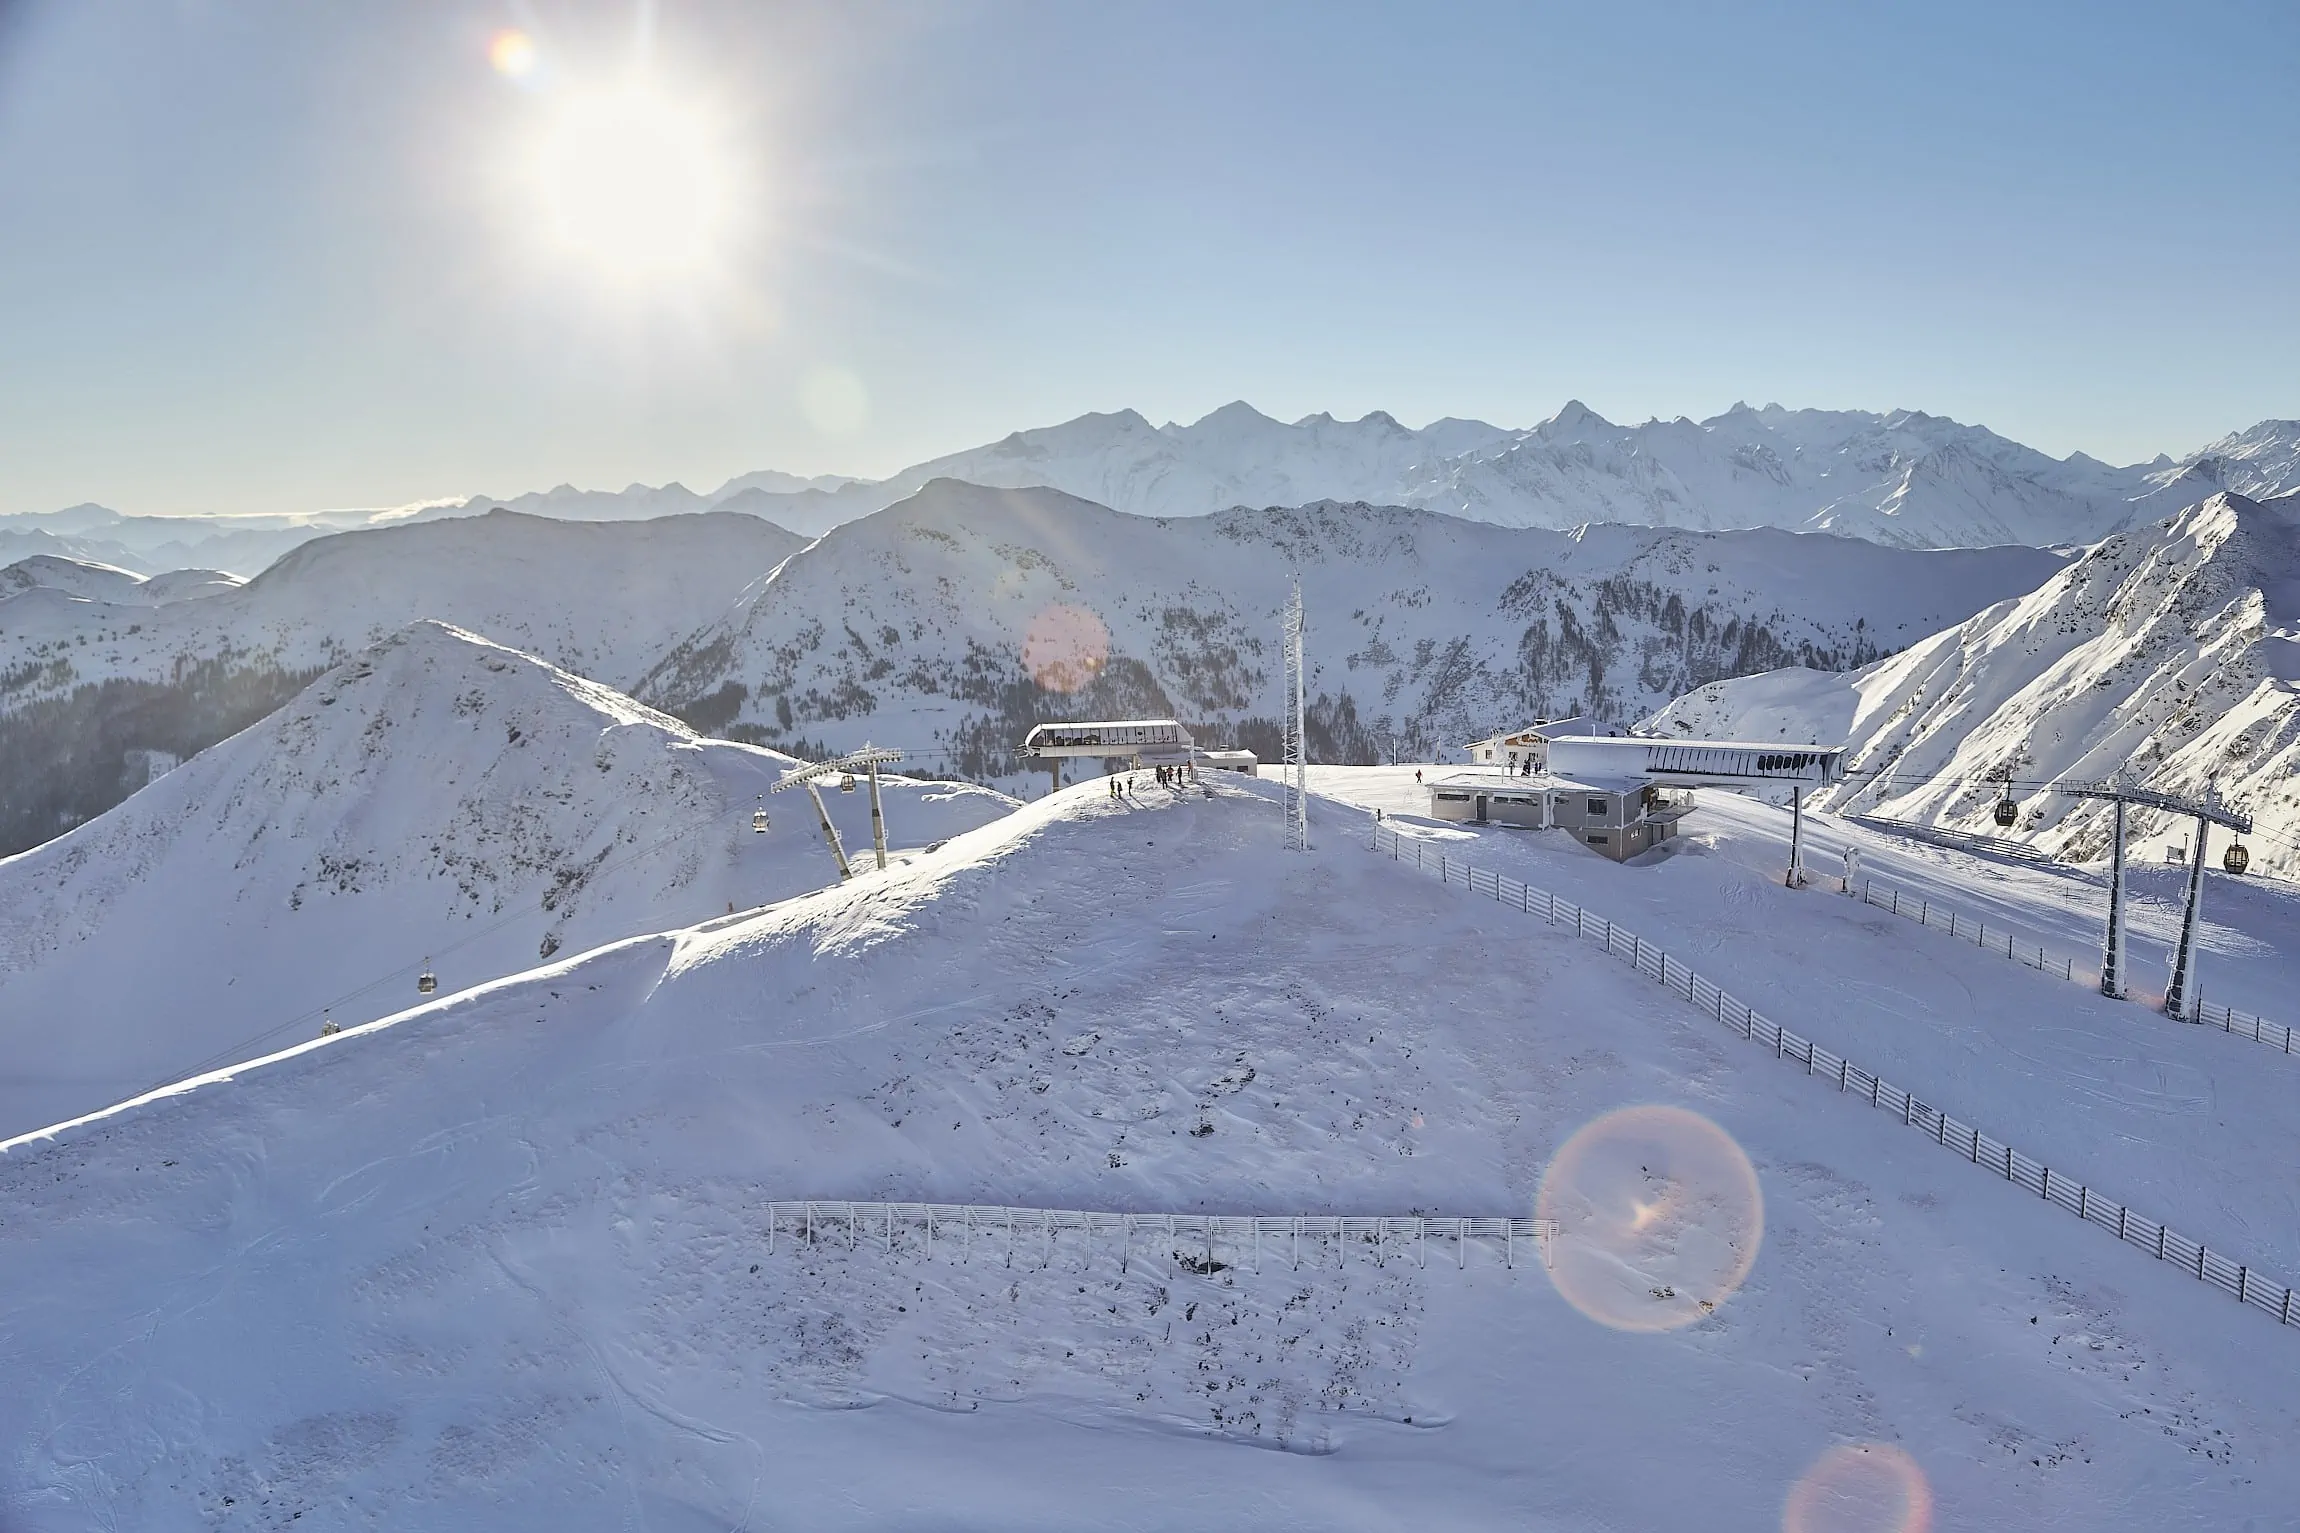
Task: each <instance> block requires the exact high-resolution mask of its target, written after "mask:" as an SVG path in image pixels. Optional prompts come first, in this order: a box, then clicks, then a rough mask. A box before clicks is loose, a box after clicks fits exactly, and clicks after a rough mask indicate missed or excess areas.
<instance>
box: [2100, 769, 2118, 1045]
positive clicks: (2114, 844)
mask: <svg viewBox="0 0 2300 1533" xmlns="http://www.w3.org/2000/svg"><path fill="white" fill-rule="evenodd" d="M2113 807H2114V809H2115V811H2116V830H2115V833H2114V835H2113V836H2112V837H2111V839H2110V843H2109V850H2108V942H2107V946H2106V947H2104V948H2103V949H2102V951H2101V956H2100V993H2101V994H2102V995H2105V996H2107V997H2108V998H2109V999H2111V1000H2116V1001H2121V1000H2123V999H2124V800H2123V799H2121V798H2120V799H2118V800H2116V802H2115V804H2114V805H2113Z"/></svg>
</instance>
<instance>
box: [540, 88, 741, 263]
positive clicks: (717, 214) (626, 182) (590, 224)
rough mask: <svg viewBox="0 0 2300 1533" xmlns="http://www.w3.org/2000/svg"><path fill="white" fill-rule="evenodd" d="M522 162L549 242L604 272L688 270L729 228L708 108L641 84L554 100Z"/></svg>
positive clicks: (704, 259)
mask: <svg viewBox="0 0 2300 1533" xmlns="http://www.w3.org/2000/svg"><path fill="white" fill-rule="evenodd" d="M529 172H530V178H531V181H532V191H533V193H534V196H535V200H536V205H537V215H538V219H539V222H540V226H541V230H542V232H543V233H544V235H545V236H546V238H547V240H548V242H549V244H550V246H551V247H552V248H553V250H554V251H555V252H556V253H557V254H559V255H561V256H565V257H569V258H572V259H574V260H577V261H580V262H582V263H584V264H586V265H588V266H590V267H591V268H593V269H594V271H595V272H596V273H597V274H598V275H600V276H602V277H605V278H607V279H610V280H612V281H617V282H623V283H629V284H648V283H660V282H663V281H667V280H674V279H678V278H681V277H686V276H691V275H694V274H696V273H697V272H698V271H699V270H700V269H702V268H703V267H705V266H706V265H708V264H709V263H710V262H711V261H712V260H713V259H714V258H715V257H717V256H718V255H720V254H721V247H722V245H723V243H724V242H725V240H726V238H727V236H728V233H729V226H730V223H731V213H732V207H731V203H732V195H731V188H730V186H729V181H730V176H729V174H728V167H727V163H726V152H725V150H724V148H723V147H722V145H721V142H720V140H719V137H718V135H717V134H716V133H715V131H714V130H713V127H712V124H711V122H710V120H709V118H708V117H707V116H706V114H704V113H703V112H701V111H699V110H697V109H695V108H693V107H690V106H687V105H685V104H683V103H681V102H679V101H676V100H674V99H672V98H670V97H668V96H666V95H663V94H661V93H660V92H658V91H655V90H653V89H650V88H648V87H645V86H640V85H630V86H624V87H621V88H618V89H613V90H599V91H589V92H581V91H577V92H569V93H567V94H566V95H564V96H562V97H561V98H560V99H558V100H556V101H555V102H554V103H553V104H552V107H551V109H550V114H549V117H548V119H547V121H546V122H545V124H544V126H543V128H542V131H541V132H540V134H539V135H538V136H537V138H536V140H535V142H534V145H533V152H532V157H531V162H530V165H529Z"/></svg>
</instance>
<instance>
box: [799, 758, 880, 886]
mask: <svg viewBox="0 0 2300 1533" xmlns="http://www.w3.org/2000/svg"><path fill="white" fill-rule="evenodd" d="M807 797H809V798H811V799H813V800H814V801H815V818H816V819H818V820H820V821H822V822H823V841H824V842H825V843H826V844H827V845H828V846H829V847H830V849H831V856H833V857H835V858H837V859H838V865H839V877H840V878H842V879H845V878H852V877H854V876H855V870H854V869H853V868H851V867H849V866H848V865H847V849H846V848H845V847H844V846H841V845H840V844H839V828H838V827H837V826H836V825H833V824H832V823H831V812H830V810H828V809H826V808H824V807H823V795H822V791H821V790H820V789H818V788H817V787H816V786H815V785H814V784H813V783H811V782H810V783H808V784H807ZM880 865H881V866H882V867H883V866H884V864H883V863H882V864H880Z"/></svg>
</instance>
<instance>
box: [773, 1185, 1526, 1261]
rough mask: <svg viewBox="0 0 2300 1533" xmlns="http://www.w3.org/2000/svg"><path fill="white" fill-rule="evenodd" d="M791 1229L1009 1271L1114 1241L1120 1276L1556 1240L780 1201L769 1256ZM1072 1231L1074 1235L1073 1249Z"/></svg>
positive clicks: (1496, 1229) (1484, 1229)
mask: <svg viewBox="0 0 2300 1533" xmlns="http://www.w3.org/2000/svg"><path fill="white" fill-rule="evenodd" d="M783 1231H788V1232H789V1233H790V1235H791V1236H792V1238H793V1239H796V1240H799V1241H803V1242H804V1243H806V1244H807V1245H810V1246H813V1245H822V1244H825V1243H828V1244H830V1245H833V1246H839V1247H844V1248H845V1249H847V1250H850V1251H853V1250H861V1249H863V1248H864V1247H866V1246H867V1247H870V1248H872V1249H874V1250H877V1251H879V1252H880V1253H882V1254H887V1255H891V1254H893V1253H894V1252H896V1251H898V1250H914V1251H917V1252H918V1253H919V1254H921V1255H922V1256H926V1257H932V1256H934V1255H935V1254H936V1251H937V1243H938V1242H939V1249H940V1250H941V1251H942V1253H943V1254H944V1256H945V1258H946V1259H948V1258H949V1257H951V1256H954V1255H955V1256H956V1257H959V1258H962V1259H963V1258H966V1257H971V1256H972V1255H974V1253H975V1248H976V1247H977V1246H978V1245H979V1246H980V1247H981V1248H982V1249H983V1250H984V1251H985V1252H987V1253H989V1254H992V1255H997V1256H1001V1257H1002V1258H1003V1259H1004V1260H1005V1261H1006V1263H1007V1265H1009V1266H1012V1265H1013V1264H1014V1263H1015V1262H1016V1261H1018V1260H1024V1261H1026V1260H1028V1259H1030V1258H1031V1257H1032V1256H1033V1255H1035V1256H1036V1257H1037V1258H1038V1261H1039V1264H1040V1265H1042V1266H1052V1265H1053V1263H1054V1259H1055V1256H1056V1255H1057V1254H1058V1253H1059V1252H1060V1251H1061V1250H1063V1249H1065V1248H1077V1247H1083V1248H1085V1250H1086V1251H1088V1252H1089V1253H1091V1252H1092V1251H1093V1250H1094V1249H1095V1242H1096V1241H1097V1240H1102V1241H1110V1242H1114V1243H1115V1244H1116V1246H1117V1250H1118V1264H1119V1270H1120V1271H1122V1272H1123V1271H1125V1270H1126V1269H1127V1267H1128V1266H1129V1265H1130V1264H1131V1263H1132V1261H1133V1260H1134V1257H1135V1255H1136V1252H1137V1249H1138V1245H1137V1243H1138V1242H1140V1243H1141V1244H1140V1246H1139V1249H1140V1250H1141V1251H1142V1253H1143V1254H1145V1255H1155V1254H1156V1253H1157V1252H1158V1251H1159V1250H1161V1249H1164V1250H1166V1251H1167V1252H1168V1254H1169V1256H1170V1258H1171V1260H1172V1261H1173V1262H1174V1264H1175V1266H1176V1267H1178V1268H1180V1269H1181V1270H1183V1271H1186V1272H1195V1273H1198V1274H1199V1275H1201V1276H1211V1275H1212V1274H1214V1273H1216V1272H1222V1271H1226V1270H1228V1269H1231V1268H1234V1267H1240V1266H1244V1265H1245V1264H1246V1263H1247V1262H1248V1261H1251V1263H1252V1269H1251V1270H1253V1271H1256V1272H1259V1271H1261V1270H1262V1261H1263V1253H1264V1251H1265V1249H1266V1250H1268V1251H1269V1252H1270V1253H1271V1259H1272V1260H1276V1259H1278V1258H1280V1257H1283V1258H1285V1259H1286V1260H1288V1261H1289V1262H1291V1264H1292V1265H1293V1266H1294V1267H1296V1268H1299V1267H1300V1266H1301V1265H1302V1245H1303V1242H1304V1241H1308V1242H1309V1244H1310V1253H1311V1259H1312V1260H1313V1261H1318V1260H1319V1259H1320V1258H1321V1257H1322V1256H1323V1255H1324V1254H1326V1253H1330V1254H1331V1255H1332V1258H1333V1260H1334V1262H1335V1264H1336V1265H1340V1264H1341V1263H1343V1262H1346V1261H1347V1260H1348V1259H1349V1255H1350V1251H1351V1249H1352V1248H1353V1247H1356V1248H1358V1249H1361V1250H1363V1251H1365V1252H1366V1253H1368V1254H1370V1255H1371V1256H1372V1257H1373V1258H1374V1260H1376V1261H1377V1262H1386V1261H1389V1260H1391V1259H1393V1258H1396V1259H1403V1258H1404V1257H1405V1256H1407V1255H1408V1254H1409V1253H1410V1254H1411V1256H1412V1257H1413V1259H1414V1260H1415V1261H1416V1262H1417V1263H1418V1264H1419V1265H1421V1266H1425V1267H1426V1266H1428V1265H1429V1247H1430V1242H1431V1241H1432V1240H1433V1239H1434V1240H1436V1241H1437V1243H1438V1250H1439V1253H1440V1256H1441V1259H1442V1257H1443V1256H1444V1255H1445V1254H1446V1253H1447V1252H1449V1251H1450V1253H1451V1254H1452V1256H1453V1258H1454V1263H1455V1265H1456V1266H1460V1267H1466V1266H1468V1265H1469V1252H1470V1248H1471V1247H1472V1246H1473V1245H1482V1246H1485V1247H1486V1248H1488V1249H1489V1250H1491V1251H1492V1252H1493V1253H1494V1254H1495V1255H1497V1256H1499V1257H1500V1258H1501V1260H1502V1263H1503V1265H1505V1266H1510V1267H1514V1266H1516V1265H1517V1253H1518V1251H1519V1249H1520V1247H1521V1245H1523V1244H1525V1243H1528V1242H1530V1244H1531V1247H1532V1249H1533V1250H1534V1251H1535V1252H1536V1253H1538V1254H1539V1256H1540V1258H1541V1261H1542V1264H1543V1265H1544V1266H1545V1267H1546V1266H1548V1265H1549V1264H1550V1261H1551V1257H1552V1254H1553V1253H1552V1249H1551V1247H1552V1243H1553V1242H1554V1241H1555V1240H1556V1238H1557V1221H1556V1220H1554V1219H1505V1218H1498V1217H1494V1218H1487V1217H1475V1216H1466V1215H1460V1216H1457V1215H1446V1216H1431V1215H1426V1214H1167V1213H1157V1214H1144V1213H1109V1212H1099V1211H1093V1210H1087V1209H1076V1208H1012V1207H1008V1206H1006V1205H1004V1204H981V1203H856V1202H847V1201H830V1200H823V1199H816V1200H811V1201H776V1202H770V1203H769V1204H768V1205H767V1231H766V1233H767V1249H768V1250H769V1251H772V1250H773V1249H774V1247H775V1240H776V1237H777V1235H778V1233H780V1232H783ZM1065 1235H1074V1236H1076V1237H1077V1238H1076V1239H1075V1240H1072V1241H1069V1242H1067V1243H1066V1242H1064V1240H1063V1239H1062V1237H1063V1236H1065Z"/></svg>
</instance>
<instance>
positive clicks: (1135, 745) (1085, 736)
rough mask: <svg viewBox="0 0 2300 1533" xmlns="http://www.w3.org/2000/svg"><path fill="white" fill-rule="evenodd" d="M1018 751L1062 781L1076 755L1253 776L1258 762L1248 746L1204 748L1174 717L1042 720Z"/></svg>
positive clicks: (1137, 763) (1144, 764) (1103, 759)
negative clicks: (1243, 748)
mask: <svg viewBox="0 0 2300 1533" xmlns="http://www.w3.org/2000/svg"><path fill="white" fill-rule="evenodd" d="M1015 754H1016V755H1018V756H1021V757H1022V758H1023V759H1025V760H1028V761H1043V762H1045V763H1046V764H1047V767H1048V769H1049V770H1051V771H1052V772H1053V773H1054V785H1055V786H1056V787H1058V788H1059V787H1061V786H1062V763H1063V762H1065V761H1072V760H1078V759H1082V758H1083V759H1089V760H1101V761H1123V762H1125V763H1127V764H1128V765H1129V766H1132V767H1146V766H1180V765H1183V764H1185V763H1191V762H1194V763H1196V764H1197V765H1199V766H1202V767H1206V768H1209V769H1211V770H1213V771H1220V772H1244V773H1246V774H1248V775H1249V776H1251V775H1252V774H1253V772H1254V770H1255V768H1256V767H1257V766H1258V765H1259V763H1258V762H1256V760H1255V759H1254V753H1253V752H1252V751H1235V750H1224V751H1213V750H1202V749H1200V748H1199V746H1198V742H1197V741H1196V740H1195V739H1193V738H1192V737H1191V734H1190V731H1189V730H1187V729H1185V728H1183V727H1182V726H1181V725H1180V724H1178V723H1176V722H1175V721H1174V720H1172V719H1111V720H1103V721H1083V722H1078V723H1068V724H1040V725H1039V726H1038V727H1037V728H1035V729H1033V730H1031V731H1030V733H1029V734H1027V735H1024V736H1023V737H1022V744H1021V746H1020V747H1019V748H1018V749H1017V750H1016V752H1015Z"/></svg>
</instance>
